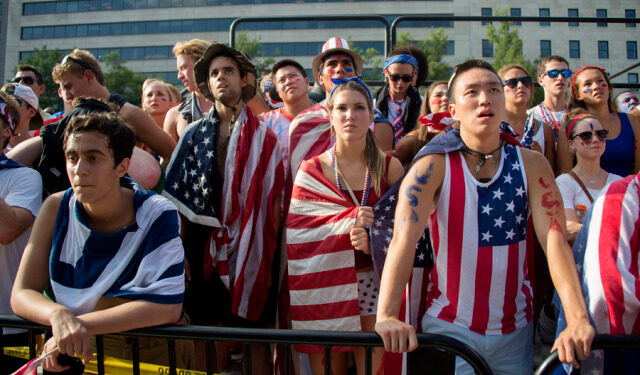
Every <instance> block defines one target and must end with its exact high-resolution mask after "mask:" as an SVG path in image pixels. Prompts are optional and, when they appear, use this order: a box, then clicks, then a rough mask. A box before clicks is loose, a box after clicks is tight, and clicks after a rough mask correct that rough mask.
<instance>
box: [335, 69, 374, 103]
mask: <svg viewBox="0 0 640 375" xmlns="http://www.w3.org/2000/svg"><path fill="white" fill-rule="evenodd" d="M360 78H362V76H353V77H349V78H343V79H340V78H331V82H333V83H334V85H333V88H332V89H331V92H330V93H329V97H328V98H327V103H328V102H329V101H331V97H332V96H333V92H334V91H336V88H337V87H338V86H340V85H341V84H343V83H347V82H351V81H354V82H356V83H357V84H359V85H360V86H362V87H364V90H365V91H366V92H367V94H369V99H370V100H371V103H372V104H373V95H371V90H369V88H368V87H367V85H365V83H364V82H362V81H361V80H360Z"/></svg>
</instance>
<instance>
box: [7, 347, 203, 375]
mask: <svg viewBox="0 0 640 375" xmlns="http://www.w3.org/2000/svg"><path fill="white" fill-rule="evenodd" d="M4 354H5V355H7V356H11V357H15V358H22V359H29V347H28V346H17V347H6V348H4ZM94 355H95V356H97V354H94ZM132 369H133V365H132V361H126V360H123V359H118V358H114V357H109V356H105V357H104V371H105V374H106V375H130V374H131V373H132ZM84 372H85V373H87V374H97V373H98V363H97V362H96V361H91V362H89V363H88V364H87V365H86V366H85V369H84ZM169 373H170V372H169V367H168V366H160V365H153V364H150V363H142V362H141V363H140V375H168V374H169ZM176 373H177V374H178V375H206V374H207V373H206V372H202V371H195V370H184V369H176Z"/></svg>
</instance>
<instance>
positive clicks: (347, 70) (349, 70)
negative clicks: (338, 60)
mask: <svg viewBox="0 0 640 375" xmlns="http://www.w3.org/2000/svg"><path fill="white" fill-rule="evenodd" d="M344 71H345V72H347V73H353V68H348V67H345V68H344Z"/></svg>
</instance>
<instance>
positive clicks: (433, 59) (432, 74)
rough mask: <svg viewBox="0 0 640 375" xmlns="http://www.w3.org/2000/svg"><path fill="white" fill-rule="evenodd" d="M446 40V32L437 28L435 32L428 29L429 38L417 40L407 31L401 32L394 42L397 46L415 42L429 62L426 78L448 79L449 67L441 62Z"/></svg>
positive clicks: (445, 49) (445, 48)
mask: <svg viewBox="0 0 640 375" xmlns="http://www.w3.org/2000/svg"><path fill="white" fill-rule="evenodd" d="M447 41H448V37H447V34H445V32H444V30H442V29H438V30H437V31H435V32H434V31H433V30H431V31H429V38H425V39H422V40H420V41H417V42H416V41H415V39H414V37H413V36H412V35H411V34H410V33H409V32H404V33H401V34H400V35H399V36H398V42H397V43H396V44H397V45H399V46H406V45H410V44H415V45H416V46H417V47H418V48H420V49H422V50H423V51H424V53H425V55H426V56H427V62H428V64H429V74H428V75H427V79H429V80H438V79H448V78H449V76H450V75H451V67H450V66H449V65H447V64H445V63H444V62H442V57H443V56H444V54H445V53H446V51H447Z"/></svg>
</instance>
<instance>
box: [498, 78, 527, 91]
mask: <svg viewBox="0 0 640 375" xmlns="http://www.w3.org/2000/svg"><path fill="white" fill-rule="evenodd" d="M518 82H522V85H523V86H525V87H531V82H532V81H531V77H518V78H511V79H508V80H506V81H503V82H502V86H508V87H510V88H512V89H514V88H516V87H517V86H518Z"/></svg>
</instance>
